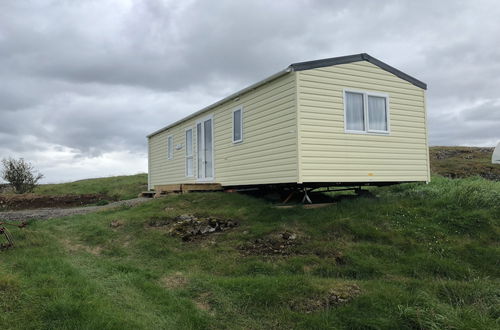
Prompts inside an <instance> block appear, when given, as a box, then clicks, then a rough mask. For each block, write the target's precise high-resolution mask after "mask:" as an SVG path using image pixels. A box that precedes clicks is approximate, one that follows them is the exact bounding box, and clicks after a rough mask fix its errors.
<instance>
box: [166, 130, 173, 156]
mask: <svg viewBox="0 0 500 330" xmlns="http://www.w3.org/2000/svg"><path fill="white" fill-rule="evenodd" d="M170 141H172V146H170ZM174 149H175V147H174V135H173V134H170V135H167V159H168V160H172V159H174Z"/></svg>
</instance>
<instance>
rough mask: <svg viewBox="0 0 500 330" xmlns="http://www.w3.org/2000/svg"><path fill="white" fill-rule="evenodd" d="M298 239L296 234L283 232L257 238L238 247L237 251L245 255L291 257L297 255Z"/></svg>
mask: <svg viewBox="0 0 500 330" xmlns="http://www.w3.org/2000/svg"><path fill="white" fill-rule="evenodd" d="M299 245H300V239H299V238H298V236H297V234H296V233H293V232H291V231H284V232H280V233H276V234H271V235H269V236H267V237H264V238H258V239H256V240H253V241H251V242H248V243H246V244H243V245H241V246H239V250H241V252H242V253H243V254H246V255H268V256H270V255H282V256H287V255H293V254H297V253H298V251H297V246H299Z"/></svg>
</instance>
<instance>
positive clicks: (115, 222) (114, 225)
mask: <svg viewBox="0 0 500 330" xmlns="http://www.w3.org/2000/svg"><path fill="white" fill-rule="evenodd" d="M122 225H123V222H121V221H119V220H113V221H111V223H110V224H109V226H110V227H111V228H118V227H120V226H122Z"/></svg>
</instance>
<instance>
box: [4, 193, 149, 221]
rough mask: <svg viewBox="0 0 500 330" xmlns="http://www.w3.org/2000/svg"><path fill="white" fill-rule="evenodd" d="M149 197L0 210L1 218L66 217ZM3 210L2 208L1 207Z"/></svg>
mask: <svg viewBox="0 0 500 330" xmlns="http://www.w3.org/2000/svg"><path fill="white" fill-rule="evenodd" d="M150 200H151V199H149V198H134V199H128V200H123V201H118V202H113V203H109V204H108V205H104V206H94V205H92V206H80V207H73V208H43V209H32V210H19V211H3V212H0V219H1V220H19V221H25V220H45V219H53V218H60V217H66V216H71V215H77V214H87V213H91V212H97V211H101V210H112V209H113V208H116V207H122V206H126V207H133V206H136V205H139V204H141V203H145V202H148V201H150ZM0 211H1V209H0Z"/></svg>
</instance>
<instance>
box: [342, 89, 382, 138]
mask: <svg viewBox="0 0 500 330" xmlns="http://www.w3.org/2000/svg"><path fill="white" fill-rule="evenodd" d="M344 102H345V130H346V131H347V132H360V133H389V111H388V97H387V96H386V95H380V94H378V93H371V92H352V91H346V92H345V94H344Z"/></svg>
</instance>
